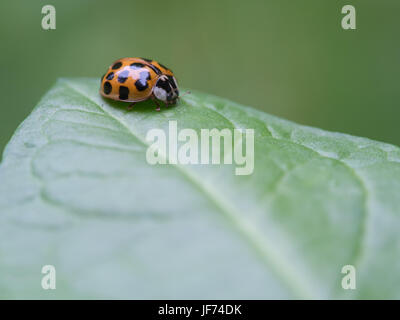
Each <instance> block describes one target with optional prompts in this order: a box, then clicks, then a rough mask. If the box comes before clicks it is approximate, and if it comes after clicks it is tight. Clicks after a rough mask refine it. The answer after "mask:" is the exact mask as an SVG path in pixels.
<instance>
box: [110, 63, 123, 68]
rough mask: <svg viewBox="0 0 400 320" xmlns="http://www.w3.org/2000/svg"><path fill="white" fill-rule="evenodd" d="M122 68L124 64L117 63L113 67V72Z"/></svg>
mask: <svg viewBox="0 0 400 320" xmlns="http://www.w3.org/2000/svg"><path fill="white" fill-rule="evenodd" d="M121 66H122V63H121V62H117V63H115V64H114V65H113V66H112V69H113V70H116V69H119V68H121Z"/></svg>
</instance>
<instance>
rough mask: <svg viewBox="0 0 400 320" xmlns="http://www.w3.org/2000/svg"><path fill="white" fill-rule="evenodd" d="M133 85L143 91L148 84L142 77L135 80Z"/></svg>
mask: <svg viewBox="0 0 400 320" xmlns="http://www.w3.org/2000/svg"><path fill="white" fill-rule="evenodd" d="M135 87H136V89H138V90H139V91H144V90H146V89H147V88H148V87H149V85H148V83H147V81H146V80H144V79H139V80H136V82H135Z"/></svg>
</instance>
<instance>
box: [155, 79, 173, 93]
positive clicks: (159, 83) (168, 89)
mask: <svg viewBox="0 0 400 320" xmlns="http://www.w3.org/2000/svg"><path fill="white" fill-rule="evenodd" d="M157 87H160V88H161V89H164V90H165V91H166V92H167V93H170V92H171V86H170V84H169V81H168V80H161V79H160V80H158V81H157Z"/></svg>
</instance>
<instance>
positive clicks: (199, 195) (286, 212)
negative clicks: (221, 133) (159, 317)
mask: <svg viewBox="0 0 400 320" xmlns="http://www.w3.org/2000/svg"><path fill="white" fill-rule="evenodd" d="M125 107H126V104H123V103H119V102H110V101H107V100H105V99H103V98H101V97H100V95H99V94H98V80H94V79H62V80H59V81H58V82H57V84H56V85H55V86H54V87H53V88H52V89H51V90H50V91H49V92H48V93H47V94H46V95H45V96H44V97H43V99H42V100H41V101H40V103H39V104H38V106H37V107H36V108H35V109H34V111H33V112H32V114H31V115H30V116H29V117H28V118H27V119H26V120H25V121H24V122H23V123H22V124H21V126H20V127H19V128H18V130H17V131H16V133H15V134H14V136H13V138H12V139H11V141H10V142H9V144H8V146H7V147H6V150H5V152H4V155H3V161H2V163H1V166H0V297H1V298H76V299H80V298H133V299H135V298H139V299H207V298H208V299H214V298H218V299H266V298H283V299H287V298H301V299H307V298H319V299H325V298H394V299H399V298H400V273H399V270H400V259H399V257H400V236H399V230H400V197H399V190H400V149H399V148H398V147H395V146H392V145H389V144H385V143H380V142H375V141H371V140H369V139H365V138H358V137H354V136H350V135H345V134H339V133H331V132H326V131H322V130H320V129H315V128H310V127H305V126H301V125H298V124H294V123H292V122H289V121H286V120H282V119H279V118H276V117H273V116H270V115H268V114H266V113H263V112H260V111H257V110H255V109H252V108H249V107H245V106H241V105H238V104H236V103H233V102H231V101H228V100H225V99H222V98H218V97H215V96H210V95H206V94H204V93H200V92H194V93H192V94H191V95H187V96H185V97H184V98H182V99H181V101H180V102H179V104H178V106H176V107H174V108H168V109H165V110H162V112H155V110H154V109H155V107H154V106H153V104H152V103H151V102H144V103H141V104H138V105H136V106H135V107H134V110H133V111H129V112H128V111H127V110H126V108H125ZM169 120H176V121H177V123H178V129H183V128H192V129H195V130H196V131H197V132H200V130H201V129H206V128H208V129H212V128H217V129H224V128H228V129H234V128H241V129H246V128H251V129H254V130H255V154H254V173H253V174H252V175H248V176H237V175H235V168H236V165H235V164H232V165H223V164H222V165H182V164H176V165H174V164H171V165H149V164H148V163H147V162H146V151H147V149H148V147H149V142H148V141H147V140H146V133H147V132H148V131H149V130H150V129H154V128H161V129H164V130H165V132H166V133H168V123H169ZM44 265H54V266H55V268H56V272H57V273H56V274H57V278H56V279H57V289H56V290H43V289H42V287H41V285H40V283H41V279H42V277H43V276H44V275H43V274H41V269H42V266H44ZM345 265H354V266H355V267H356V275H357V276H356V280H357V289H356V290H343V289H342V287H341V281H342V278H343V277H344V276H345V275H344V274H342V273H341V270H342V267H343V266H345Z"/></svg>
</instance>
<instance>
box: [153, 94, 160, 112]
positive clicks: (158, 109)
mask: <svg viewBox="0 0 400 320" xmlns="http://www.w3.org/2000/svg"><path fill="white" fill-rule="evenodd" d="M151 100H153V101H154V103H155V104H156V106H157V109H156V111H160V110H161V109H160V104H159V103H158V101H157V100H156V98H155V97H154V96H151Z"/></svg>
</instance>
